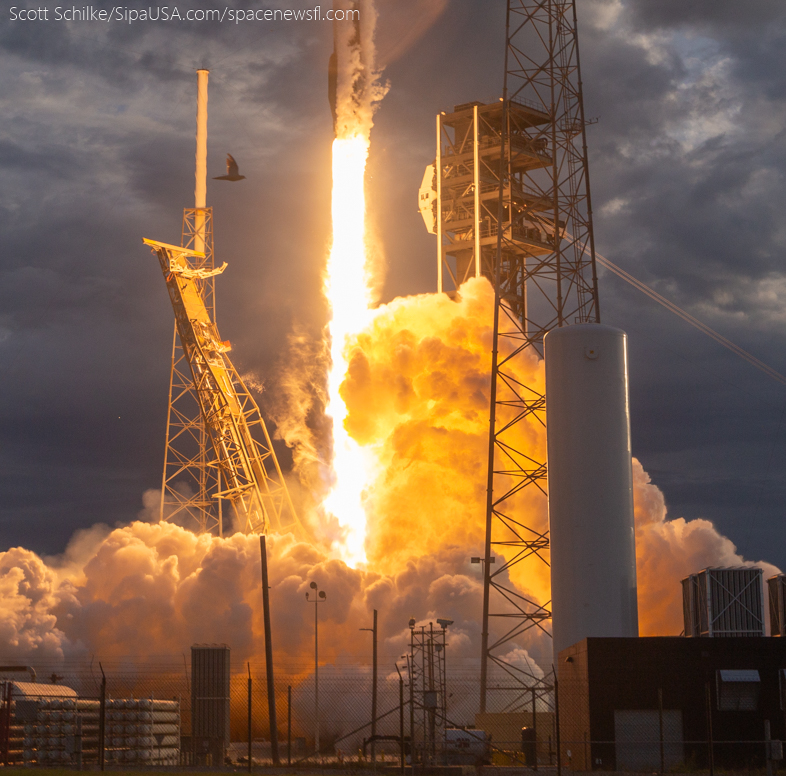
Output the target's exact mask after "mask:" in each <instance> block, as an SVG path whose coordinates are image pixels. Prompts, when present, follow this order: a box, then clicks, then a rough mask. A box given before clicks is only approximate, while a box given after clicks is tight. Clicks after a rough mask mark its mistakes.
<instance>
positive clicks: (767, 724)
mask: <svg viewBox="0 0 786 776" xmlns="http://www.w3.org/2000/svg"><path fill="white" fill-rule="evenodd" d="M770 741H771V737H770V721H769V720H768V719H765V720H764V757H765V759H766V763H767V776H772V749H771V745H770Z"/></svg>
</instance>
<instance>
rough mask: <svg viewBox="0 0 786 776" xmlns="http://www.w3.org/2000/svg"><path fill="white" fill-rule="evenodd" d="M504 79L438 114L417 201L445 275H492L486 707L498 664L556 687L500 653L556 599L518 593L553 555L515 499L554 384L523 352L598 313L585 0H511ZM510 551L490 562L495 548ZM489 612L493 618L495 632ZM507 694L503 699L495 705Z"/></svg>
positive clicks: (520, 681) (453, 288) (521, 679)
mask: <svg viewBox="0 0 786 776" xmlns="http://www.w3.org/2000/svg"><path fill="white" fill-rule="evenodd" d="M505 37H506V41H505V78H504V86H503V96H502V99H501V100H499V101H498V102H493V103H489V104H483V103H479V102H472V103H467V104H463V105H457V106H456V107H455V108H454V109H453V111H452V112H451V113H447V114H446V113H441V114H440V115H438V116H437V127H436V129H437V156H436V161H435V164H434V165H433V166H430V167H427V168H426V173H425V175H424V179H423V183H422V185H421V189H420V210H421V213H422V215H423V218H424V220H425V222H426V227H427V228H428V229H429V231H431V232H432V233H434V234H436V235H437V283H438V288H439V290H440V291H446V292H448V293H455V292H457V291H458V289H459V287H460V286H461V284H462V283H463V282H464V281H466V280H467V279H469V278H471V277H479V276H484V277H486V278H488V280H489V281H490V282H491V283H492V285H493V286H494V292H495V304H494V321H493V354H492V365H491V367H492V371H491V395H490V405H491V406H490V425H489V451H488V475H487V476H488V482H487V504H486V521H485V531H486V535H485V552H484V558H483V560H484V563H483V575H484V594H483V623H482V653H481V678H480V682H481V685H480V711H481V712H485V711H486V708H487V702H488V697H487V693H488V690H489V689H490V688H489V681H488V678H489V667H490V665H495V666H497V667H498V669H500V671H501V672H502V673H503V675H504V676H506V677H507V678H508V681H507V682H505V683H504V684H502V685H497V687H498V688H499V689H504V690H507V691H508V693H509V695H508V698H510V691H511V690H513V691H514V692H513V695H514V697H515V696H516V688H518V689H519V690H521V692H520V693H519V694H518V698H519V701H518V702H517V701H516V700H507V701H506V703H505V707H506V708H507V709H511V708H517V707H519V706H520V707H523V706H524V703H525V702H526V698H527V696H528V694H529V693H530V692H531V689H532V687H535V686H537V687H538V689H539V692H544V691H545V690H546V688H545V686H544V684H543V682H542V681H538V679H537V677H536V676H534V675H533V674H532V673H531V672H529V671H528V670H527V669H526V667H521V666H518V665H512V664H511V663H509V662H507V661H506V660H505V659H504V657H503V655H504V654H506V653H507V652H509V651H510V649H511V648H512V644H511V642H513V641H515V639H516V638H517V637H518V636H520V635H521V634H522V633H523V632H524V631H526V630H528V629H530V628H532V627H538V628H542V629H543V630H546V627H545V626H546V624H547V621H548V620H549V618H550V617H551V612H550V602H548V601H533V600H529V599H528V598H526V597H524V596H522V595H521V594H520V593H519V592H518V591H517V590H516V589H515V588H514V587H513V586H512V585H511V584H510V582H509V581H508V580H509V578H510V573H511V569H512V568H513V567H514V566H515V565H516V564H519V563H521V562H522V561H524V560H527V559H532V558H533V556H534V558H537V559H539V560H538V562H543V563H544V564H548V548H549V538H548V532H547V530H545V528H544V527H542V526H540V525H535V524H534V521H533V520H532V519H531V516H530V515H527V514H521V513H519V512H517V511H516V509H515V507H514V498H515V496H516V495H517V494H519V493H520V491H522V489H524V488H536V489H538V490H539V491H541V492H542V493H543V495H544V497H545V495H546V473H547V470H546V461H545V460H539V459H536V458H533V456H532V452H531V451H528V450H524V449H521V448H520V446H519V443H518V442H516V441H515V440H516V439H517V438H518V439H520V438H521V436H520V435H517V433H516V432H517V429H516V426H517V425H518V424H520V423H532V422H535V423H539V424H541V425H543V426H544V427H545V407H546V399H545V396H544V395H543V394H542V393H541V392H540V390H538V389H537V388H536V387H534V386H532V385H525V384H523V383H522V381H521V379H519V377H518V375H519V374H520V373H521V372H520V370H518V369H517V365H518V364H519V363H520V362H521V361H522V359H525V358H528V357H529V356H530V355H532V354H533V353H534V354H537V356H538V357H541V358H542V356H543V338H544V336H545V334H546V333H547V332H548V331H550V330H551V329H553V328H556V327H561V326H565V325H568V324H572V323H588V322H599V321H600V310H599V306H598V291H597V277H596V272H595V249H594V240H593V231H592V206H591V199H590V186H589V170H588V166H587V145H586V131H585V127H586V121H585V117H584V106H583V101H582V91H581V75H580V69H579V46H578V35H577V25H576V8H575V0H508V3H507V14H506V30H505ZM494 551H496V555H499V556H502V560H503V562H501V563H500V562H499V561H498V562H497V563H496V564H492V562H491V561H492V553H493V552H494ZM492 623H494V628H493V631H494V632H493V633H492ZM495 705H498V704H495Z"/></svg>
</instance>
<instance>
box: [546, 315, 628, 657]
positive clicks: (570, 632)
mask: <svg viewBox="0 0 786 776" xmlns="http://www.w3.org/2000/svg"><path fill="white" fill-rule="evenodd" d="M545 357H546V419H547V427H548V461H549V474H548V482H549V523H550V532H551V590H552V613H553V634H554V654H555V656H556V655H558V654H559V653H560V652H561V651H562V650H563V649H565V648H566V647H569V646H570V645H571V644H575V643H576V642H577V641H580V640H581V639H584V638H587V637H596V636H637V635H638V608H637V601H636V546H635V537H634V525H633V475H632V471H631V446H630V416H629V407H628V370H627V350H626V336H625V333H624V332H623V331H620V330H619V329H615V328H612V327H611V326H604V325H602V324H593V323H587V324H576V325H574V326H567V327H564V328H561V329H554V330H552V331H550V332H549V333H548V334H546V338H545ZM555 662H556V661H555Z"/></svg>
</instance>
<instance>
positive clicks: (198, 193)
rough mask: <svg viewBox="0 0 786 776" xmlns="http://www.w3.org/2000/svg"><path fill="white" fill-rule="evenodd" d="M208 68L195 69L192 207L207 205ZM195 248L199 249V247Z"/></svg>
mask: <svg viewBox="0 0 786 776" xmlns="http://www.w3.org/2000/svg"><path fill="white" fill-rule="evenodd" d="M209 73H210V71H209V70H201V69H200V70H197V115H196V180H195V187H194V207H196V208H203V207H206V206H207V79H208V75H209ZM196 250H199V251H201V250H202V249H201V248H197V249H196Z"/></svg>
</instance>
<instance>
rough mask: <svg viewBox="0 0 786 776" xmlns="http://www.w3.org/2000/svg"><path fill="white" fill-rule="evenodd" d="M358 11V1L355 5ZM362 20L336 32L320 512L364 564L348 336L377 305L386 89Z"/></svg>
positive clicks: (348, 556) (368, 26)
mask: <svg viewBox="0 0 786 776" xmlns="http://www.w3.org/2000/svg"><path fill="white" fill-rule="evenodd" d="M352 5H353V7H355V6H357V5H358V3H353V4H352ZM363 5H364V6H365V7H364V8H363V9H362V11H363V13H362V17H361V19H362V25H361V24H360V23H358V22H357V21H354V22H351V23H348V24H344V25H339V24H338V23H337V22H335V23H334V24H335V27H334V52H333V56H332V57H331V61H330V87H329V92H330V94H329V96H330V101H331V109H332V111H333V121H334V129H335V132H336V138H335V140H334V141H333V193H332V217H333V244H332V246H331V249H330V255H329V257H328V262H327V268H326V272H325V283H324V293H325V296H326V298H327V300H328V303H329V305H330V312H331V319H330V323H329V324H328V336H329V340H330V362H331V363H330V371H329V374H328V401H327V407H326V413H327V415H328V417H329V418H330V419H331V423H332V432H333V459H332V462H331V468H332V471H331V481H332V482H331V489H330V492H329V493H328V495H327V497H326V498H325V500H324V502H323V504H322V507H323V509H324V510H325V511H326V512H327V513H328V514H330V515H332V516H333V517H335V518H336V520H337V521H338V524H339V526H340V528H341V536H340V537H339V538H338V539H336V540H335V541H334V546H333V549H334V551H335V552H336V553H337V554H338V555H339V556H340V557H341V558H342V559H343V560H345V561H346V562H347V563H348V564H350V565H353V566H354V565H356V564H358V563H363V562H365V560H366V552H365V538H366V514H365V511H364V508H363V491H364V489H365V487H366V484H367V482H368V481H369V477H370V473H371V472H370V465H371V463H370V458H369V455H368V453H367V452H365V451H364V450H363V449H362V448H361V447H360V446H359V445H358V444H357V443H356V442H355V440H353V439H352V437H351V436H350V435H349V433H348V432H347V429H346V420H347V407H346V404H345V402H344V399H343V398H342V396H341V394H340V387H341V384H342V382H343V381H344V378H345V376H346V374H347V368H348V363H347V358H346V354H345V347H346V343H347V337H349V336H350V335H353V334H357V333H358V332H359V331H361V330H362V329H363V328H364V327H365V326H366V325H367V323H368V322H369V320H370V317H371V312H370V307H371V305H372V304H373V302H374V293H373V280H374V279H373V277H372V271H371V267H370V262H369V259H368V252H367V234H366V195H365V173H366V161H367V159H368V152H369V146H370V133H371V126H372V115H373V111H374V105H375V103H377V102H378V101H379V100H380V99H381V98H382V96H384V89H382V88H380V87H379V86H378V84H377V77H378V74H377V73H376V72H375V70H374V47H373V34H374V21H375V14H374V9H373V6H372V4H371V3H370V2H368V3H363Z"/></svg>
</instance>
